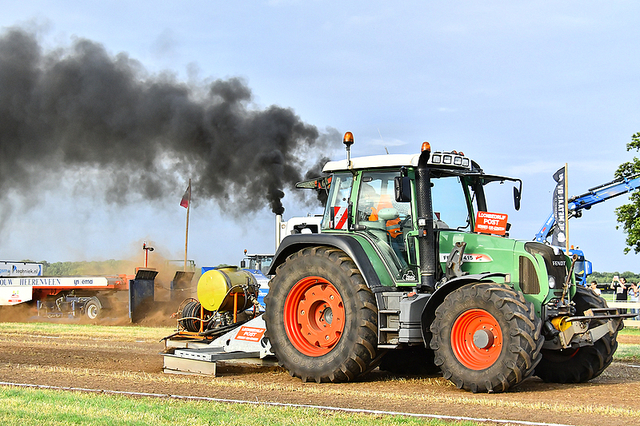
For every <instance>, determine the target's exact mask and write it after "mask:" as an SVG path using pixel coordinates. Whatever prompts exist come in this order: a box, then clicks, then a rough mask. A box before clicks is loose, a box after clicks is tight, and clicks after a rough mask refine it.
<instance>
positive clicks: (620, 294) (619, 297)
mask: <svg viewBox="0 0 640 426" xmlns="http://www.w3.org/2000/svg"><path fill="white" fill-rule="evenodd" d="M626 284H627V280H626V279H624V277H622V278H618V276H617V275H616V276H614V277H613V281H612V282H611V286H610V287H611V288H612V289H613V290H614V292H615V293H616V302H626V301H627V285H626ZM618 312H620V313H621V314H626V313H627V310H626V309H618Z"/></svg>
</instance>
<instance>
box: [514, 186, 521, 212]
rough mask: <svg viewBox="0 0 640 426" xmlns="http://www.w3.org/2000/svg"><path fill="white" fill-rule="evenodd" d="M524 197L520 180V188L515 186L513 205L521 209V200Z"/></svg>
mask: <svg viewBox="0 0 640 426" xmlns="http://www.w3.org/2000/svg"><path fill="white" fill-rule="evenodd" d="M521 199H522V182H520V188H516V187H515V186H514V187H513V207H515V209H516V210H520V200H521Z"/></svg>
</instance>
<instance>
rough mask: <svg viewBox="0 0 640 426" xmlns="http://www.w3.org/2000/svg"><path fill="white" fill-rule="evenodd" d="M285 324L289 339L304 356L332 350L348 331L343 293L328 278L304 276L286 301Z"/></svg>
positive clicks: (321, 353)
mask: <svg viewBox="0 0 640 426" xmlns="http://www.w3.org/2000/svg"><path fill="white" fill-rule="evenodd" d="M284 324H285V326H286V332H287V336H288V337H289V340H290V341H291V343H292V344H293V346H295V348H296V349H297V350H298V351H300V352H301V353H303V354H304V355H308V356H320V355H325V354H327V353H329V352H330V351H331V349H333V347H334V346H335V345H336V344H337V343H338V341H339V340H340V336H342V332H343V331H344V305H343V302H342V297H340V293H338V290H336V288H335V287H334V286H333V285H332V284H331V283H330V282H329V281H327V280H325V279H324V278H321V277H307V278H303V279H302V280H300V281H298V282H297V283H296V284H295V285H294V286H293V288H292V289H291V291H290V292H289V295H288V296H287V298H286V300H285V302H284Z"/></svg>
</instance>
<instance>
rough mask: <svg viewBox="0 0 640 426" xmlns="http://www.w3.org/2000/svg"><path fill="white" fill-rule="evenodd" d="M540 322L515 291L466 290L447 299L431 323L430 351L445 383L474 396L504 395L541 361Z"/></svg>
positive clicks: (489, 286)
mask: <svg viewBox="0 0 640 426" xmlns="http://www.w3.org/2000/svg"><path fill="white" fill-rule="evenodd" d="M540 324H541V321H540V319H539V318H538V317H536V315H535V312H534V309H533V305H532V304H531V303H528V302H527V301H526V300H525V299H524V295H522V293H519V292H517V291H515V290H513V289H512V288H511V287H508V286H506V285H501V284H495V283H475V284H470V285H466V286H463V287H461V288H459V289H457V290H454V291H453V292H451V293H450V294H449V295H447V297H445V299H444V301H443V302H442V304H441V305H440V306H439V307H438V308H437V309H436V312H435V320H434V321H433V322H432V323H431V328H430V330H431V333H432V335H433V337H432V339H431V344H430V346H431V349H433V350H434V351H435V364H436V365H437V366H439V367H440V369H441V370H442V374H443V376H444V378H446V379H448V380H450V381H451V382H453V383H454V384H455V385H456V386H457V387H458V388H460V389H466V390H470V391H472V392H504V391H506V390H507V389H509V388H510V387H513V386H515V385H517V384H518V383H520V382H521V381H522V380H524V379H525V378H527V377H529V376H530V375H531V374H532V373H533V369H534V367H535V366H536V365H537V363H538V362H539V361H540V349H541V348H542V343H543V339H541V338H540Z"/></svg>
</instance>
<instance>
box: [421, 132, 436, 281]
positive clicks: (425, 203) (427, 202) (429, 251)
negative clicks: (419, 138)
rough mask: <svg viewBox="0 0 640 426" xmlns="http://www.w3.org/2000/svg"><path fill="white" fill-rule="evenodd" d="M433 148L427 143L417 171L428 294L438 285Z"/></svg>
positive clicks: (423, 148) (422, 262) (423, 277)
mask: <svg viewBox="0 0 640 426" xmlns="http://www.w3.org/2000/svg"><path fill="white" fill-rule="evenodd" d="M430 156H431V147H430V146H429V143H428V142H425V143H424V144H423V147H422V153H421V154H420V159H419V160H418V169H417V170H416V198H417V206H416V207H417V209H418V248H419V249H420V276H421V283H422V286H423V287H426V290H427V292H433V291H434V290H435V284H436V279H435V278H436V277H435V275H436V261H437V260H436V239H435V232H434V230H433V205H432V203H431V172H430V170H429V166H428V161H429V157H430Z"/></svg>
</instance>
